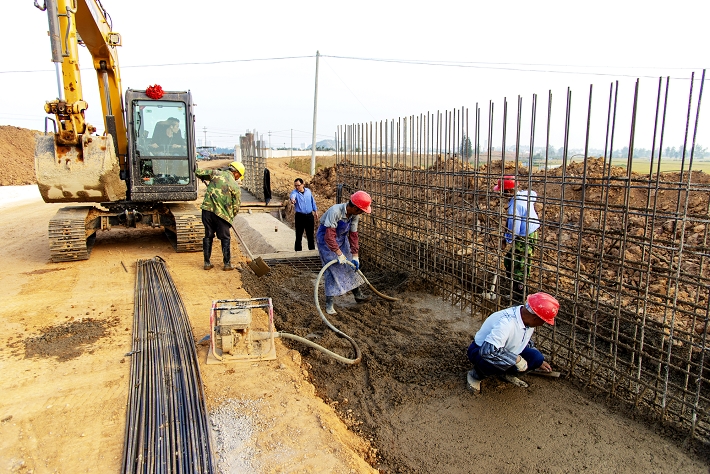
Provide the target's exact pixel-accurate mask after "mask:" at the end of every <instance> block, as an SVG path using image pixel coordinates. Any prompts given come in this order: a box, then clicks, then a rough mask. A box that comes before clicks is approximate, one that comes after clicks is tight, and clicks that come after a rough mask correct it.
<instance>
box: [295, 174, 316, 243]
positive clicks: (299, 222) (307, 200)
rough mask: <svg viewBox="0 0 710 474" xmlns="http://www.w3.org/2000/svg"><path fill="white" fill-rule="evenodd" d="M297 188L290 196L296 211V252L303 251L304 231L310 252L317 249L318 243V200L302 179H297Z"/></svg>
mask: <svg viewBox="0 0 710 474" xmlns="http://www.w3.org/2000/svg"><path fill="white" fill-rule="evenodd" d="M293 187H294V188H295V189H294V190H293V191H291V194H289V196H288V197H289V199H290V201H291V203H292V204H293V207H294V209H295V211H296V215H295V218H294V219H295V221H296V244H295V245H294V250H295V251H296V252H300V251H301V250H303V242H302V241H303V231H304V230H305V231H306V240H307V241H308V250H315V249H316V242H315V239H314V238H313V237H314V236H313V234H314V228H315V220H316V219H318V206H316V200H315V199H313V193H312V192H311V190H310V189H308V188H307V187H306V186H305V184H303V180H302V179H301V178H296V180H295V181H294V182H293Z"/></svg>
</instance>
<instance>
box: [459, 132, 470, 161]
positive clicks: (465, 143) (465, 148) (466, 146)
mask: <svg viewBox="0 0 710 474" xmlns="http://www.w3.org/2000/svg"><path fill="white" fill-rule="evenodd" d="M460 153H461V157H462V158H463V159H468V158H471V157H472V156H473V145H472V144H471V137H469V136H468V135H464V136H463V139H461V148H460Z"/></svg>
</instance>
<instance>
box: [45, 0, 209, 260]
mask: <svg viewBox="0 0 710 474" xmlns="http://www.w3.org/2000/svg"><path fill="white" fill-rule="evenodd" d="M35 6H36V7H37V8H39V9H40V10H42V11H46V12H47V17H48V19H49V37H50V42H51V46H52V61H53V62H54V63H55V67H56V73H57V83H58V97H57V99H56V100H52V101H48V102H47V103H46V104H45V107H44V108H45V111H46V112H47V113H48V114H50V115H52V116H54V118H51V117H47V123H48V122H49V121H52V122H54V131H53V133H47V130H46V128H47V127H45V133H44V134H43V135H42V134H40V135H37V139H36V149H35V171H36V175H37V184H38V186H39V190H40V193H41V195H42V198H43V199H44V200H45V202H66V203H100V206H95V205H86V206H75V207H65V208H62V209H60V210H59V212H58V213H57V214H56V215H55V216H54V217H53V218H52V220H51V221H50V224H49V241H50V254H51V258H52V260H53V261H70V260H85V259H88V258H89V253H90V252H91V247H92V245H93V241H94V238H95V236H96V231H97V230H109V229H110V228H111V226H115V225H121V226H125V227H139V226H148V227H153V228H156V227H159V228H163V229H164V230H165V231H166V233H167V234H168V236H169V237H170V238H171V239H172V240H173V243H174V245H175V247H176V249H177V251H178V252H189V251H199V250H201V249H202V237H203V234H204V228H203V226H202V221H201V218H200V211H199V210H198V209H197V208H196V207H195V206H194V205H193V204H191V203H186V202H185V201H194V200H195V199H197V181H196V178H195V176H194V173H193V170H194V168H195V163H196V161H195V160H196V156H195V127H194V121H195V118H194V111H193V103H192V96H191V94H190V92H189V91H187V92H166V91H163V90H162V88H160V86H157V85H156V86H151V87H149V88H148V89H146V90H132V89H128V90H127V91H126V94H125V98H124V97H123V94H122V89H121V79H120V75H119V68H118V56H117V54H116V48H117V47H118V46H121V36H120V35H119V34H118V33H116V32H115V31H113V29H112V26H111V24H110V23H109V21H108V20H107V18H110V16H109V15H108V14H107V13H106V10H105V9H104V8H103V6H102V4H101V0H44V5H42V6H40V5H39V4H38V0H35ZM79 46H85V47H86V48H87V50H88V51H89V53H90V54H91V57H92V60H93V65H94V69H95V70H96V73H97V78H98V83H99V92H100V96H101V106H102V110H103V117H104V125H105V130H106V133H105V134H104V135H101V136H99V135H96V134H95V132H96V127H94V126H92V125H90V124H88V123H87V122H86V120H85V117H84V112H85V110H86V109H87V107H88V104H87V103H86V101H85V100H84V98H83V94H82V85H81V77H80V73H79V57H78V51H79Z"/></svg>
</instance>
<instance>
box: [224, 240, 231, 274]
mask: <svg viewBox="0 0 710 474" xmlns="http://www.w3.org/2000/svg"><path fill="white" fill-rule="evenodd" d="M221 242H222V261H223V262H224V268H223V270H224V271H225V272H228V271H231V270H234V267H233V266H232V248H231V246H230V241H229V240H222V241H221Z"/></svg>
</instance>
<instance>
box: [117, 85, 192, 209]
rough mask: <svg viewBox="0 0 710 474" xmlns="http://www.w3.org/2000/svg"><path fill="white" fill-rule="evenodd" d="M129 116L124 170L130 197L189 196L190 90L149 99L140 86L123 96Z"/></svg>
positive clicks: (169, 198)
mask: <svg viewBox="0 0 710 474" xmlns="http://www.w3.org/2000/svg"><path fill="white" fill-rule="evenodd" d="M125 103H126V114H127V116H128V117H127V118H128V150H129V152H128V155H129V160H128V161H129V162H128V163H127V166H126V169H127V172H126V180H127V182H128V190H129V200H131V201H140V202H146V201H162V202H166V201H193V200H195V199H197V182H196V180H195V174H194V169H195V160H196V156H195V134H194V115H193V113H192V107H193V105H192V97H191V94H190V92H167V93H165V95H164V96H163V97H162V98H160V99H149V98H148V97H147V96H146V95H145V92H144V91H137V90H131V89H129V90H128V91H126V95H125Z"/></svg>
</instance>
